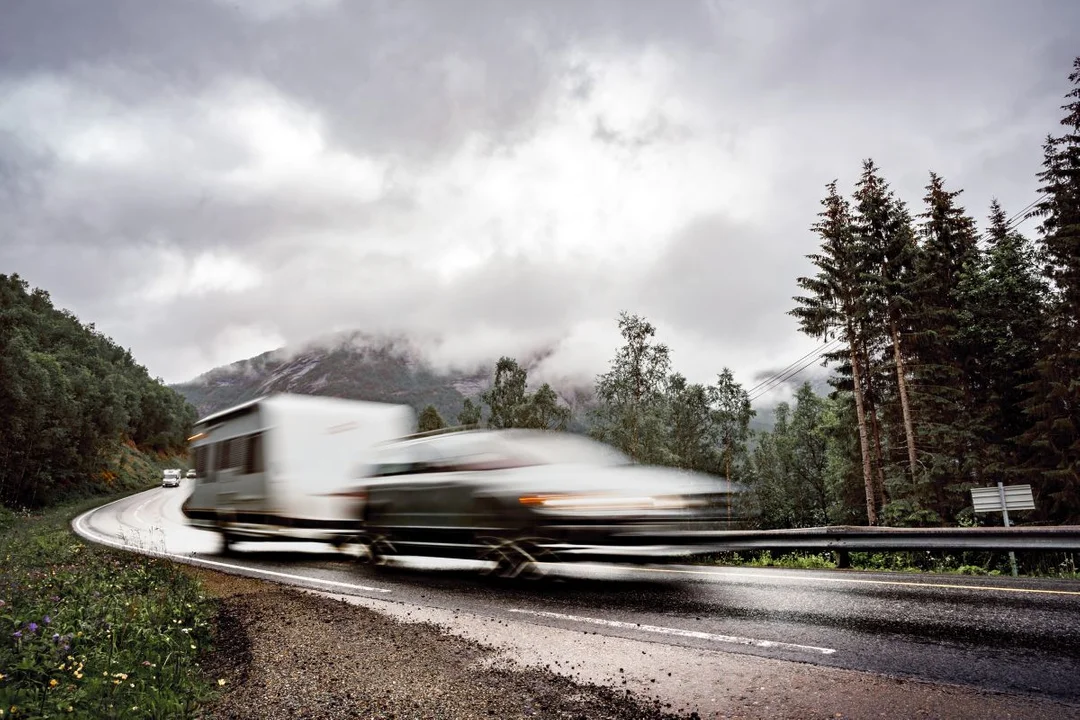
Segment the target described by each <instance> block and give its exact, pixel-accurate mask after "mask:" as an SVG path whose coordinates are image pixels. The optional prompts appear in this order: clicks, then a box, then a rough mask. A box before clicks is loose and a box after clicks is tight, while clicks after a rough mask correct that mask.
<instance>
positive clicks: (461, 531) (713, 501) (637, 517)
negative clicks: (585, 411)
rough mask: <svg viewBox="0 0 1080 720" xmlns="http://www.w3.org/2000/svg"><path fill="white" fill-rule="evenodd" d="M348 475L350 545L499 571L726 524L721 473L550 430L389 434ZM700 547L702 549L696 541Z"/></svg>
mask: <svg viewBox="0 0 1080 720" xmlns="http://www.w3.org/2000/svg"><path fill="white" fill-rule="evenodd" d="M358 474H363V475H365V476H364V477H362V478H358V480H357V482H358V484H359V487H358V488H357V493H356V494H357V495H358V496H361V497H362V498H363V502H362V504H361V506H360V512H361V518H360V519H361V522H360V526H361V528H362V534H361V536H360V541H361V546H362V547H363V548H365V549H366V552H365V553H364V557H365V559H368V560H370V561H372V562H375V563H376V564H382V563H383V562H385V559H386V557H388V556H392V555H422V556H442V557H456V558H465V559H474V560H487V561H489V567H490V565H491V563H490V561H494V569H493V572H495V573H496V574H498V575H500V576H504V577H517V576H519V575H522V573H525V574H526V576H533V575H536V574H538V573H537V572H536V571H537V563H539V562H565V561H572V560H619V561H635V562H653V561H656V560H662V559H670V558H676V557H685V556H686V555H687V554H692V553H694V552H696V551H697V549H696V548H695V547H694V546H695V544H696V543H698V541H697V540H696V539H695V535H696V533H697V532H698V531H710V530H721V529H728V528H730V527H732V526H733V525H734V523H735V522H736V521H737V518H735V517H732V512H733V510H732V507H733V503H732V502H731V500H732V494H733V493H737V492H738V489H737V488H736V487H735V486H733V485H732V484H731V483H728V482H727V481H725V480H723V479H720V478H716V477H713V476H711V475H705V474H701V473H691V472H686V471H681V470H675V469H673V468H664V467H655V466H649V465H641V464H637V463H634V462H632V461H631V460H630V459H629V458H628V457H626V456H625V455H623V454H622V453H620V452H618V451H616V450H614V449H613V448H611V447H609V446H607V445H604V444H602V443H599V442H596V441H593V440H591V439H589V438H586V437H583V436H579V435H572V434H569V433H561V432H546V431H530V430H495V431H492V430H466V431H456V432H450V433H445V434H441V435H433V436H421V437H416V438H411V439H403V440H399V441H392V442H389V443H386V444H384V445H383V446H382V448H381V452H380V455H379V456H378V457H377V458H376V461H375V465H374V467H371V468H370V469H368V471H367V472H366V473H358ZM701 552H706V550H701Z"/></svg>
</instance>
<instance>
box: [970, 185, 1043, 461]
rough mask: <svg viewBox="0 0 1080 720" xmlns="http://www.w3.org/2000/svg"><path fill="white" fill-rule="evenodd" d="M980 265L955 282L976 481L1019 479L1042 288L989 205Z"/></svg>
mask: <svg viewBox="0 0 1080 720" xmlns="http://www.w3.org/2000/svg"><path fill="white" fill-rule="evenodd" d="M986 241H987V250H986V253H985V257H984V258H982V261H981V262H980V263H978V265H977V266H976V267H975V268H974V271H973V272H970V273H968V274H967V275H966V276H965V278H964V279H963V280H962V281H961V285H960V288H959V291H960V293H961V295H962V296H963V298H964V302H963V304H962V307H961V310H960V316H959V320H960V343H961V345H962V346H963V347H964V348H966V349H967V351H968V353H969V358H970V359H969V364H968V371H969V381H970V384H971V386H972V388H973V390H974V391H975V407H974V409H973V415H974V416H975V425H976V426H977V427H978V428H980V429H981V432H980V434H981V440H982V445H983V448H984V453H983V454H984V457H985V463H984V464H983V472H982V476H983V479H984V480H987V481H991V482H997V481H1007V480H1009V479H1011V478H1013V477H1020V478H1023V477H1024V476H1025V475H1026V474H1027V472H1028V471H1026V470H1025V469H1024V468H1023V466H1024V465H1025V464H1027V461H1028V460H1029V456H1030V452H1029V451H1028V450H1027V448H1026V446H1025V445H1023V444H1020V443H1018V442H1017V439H1018V437H1019V436H1020V435H1022V434H1023V433H1024V432H1025V431H1026V430H1028V429H1029V428H1030V427H1031V419H1030V417H1029V416H1028V415H1027V414H1026V413H1025V412H1024V409H1023V408H1024V407H1025V406H1026V405H1027V404H1029V403H1030V402H1031V400H1032V396H1031V391H1030V384H1031V383H1032V381H1033V380H1034V379H1035V365H1036V362H1037V361H1038V352H1039V344H1040V342H1041V338H1042V335H1043V333H1044V331H1045V310H1046V308H1045V303H1046V295H1047V286H1046V283H1045V282H1044V281H1043V279H1042V278H1041V277H1040V275H1039V268H1038V262H1037V257H1036V250H1035V247H1034V246H1033V244H1032V243H1031V242H1030V241H1029V240H1028V239H1027V238H1025V237H1024V236H1023V235H1022V234H1020V233H1019V232H1016V231H1015V230H1012V229H1010V227H1009V222H1008V220H1007V219H1006V216H1005V212H1004V210H1002V208H1001V205H999V204H998V202H997V200H994V201H993V202H992V203H991V205H990V224H989V228H988V230H987V233H986Z"/></svg>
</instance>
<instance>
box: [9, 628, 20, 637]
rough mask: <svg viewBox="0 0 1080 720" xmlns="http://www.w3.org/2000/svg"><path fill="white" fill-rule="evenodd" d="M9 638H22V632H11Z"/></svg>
mask: <svg viewBox="0 0 1080 720" xmlns="http://www.w3.org/2000/svg"><path fill="white" fill-rule="evenodd" d="M11 637H14V638H21V637H22V630H16V631H15V632H13V633H12V634H11Z"/></svg>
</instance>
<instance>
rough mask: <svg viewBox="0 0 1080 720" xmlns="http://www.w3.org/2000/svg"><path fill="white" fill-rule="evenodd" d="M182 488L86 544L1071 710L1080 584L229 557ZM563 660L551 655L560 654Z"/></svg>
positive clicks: (537, 624)
mask: <svg viewBox="0 0 1080 720" xmlns="http://www.w3.org/2000/svg"><path fill="white" fill-rule="evenodd" d="M187 488H188V486H187V481H184V484H183V485H181V487H180V488H178V489H165V488H157V489H154V490H149V491H147V492H144V493H140V494H138V495H134V496H131V497H128V498H124V499H123V500H119V501H116V502H114V503H110V504H109V505H105V506H103V507H100V508H97V509H95V510H92V511H90V512H88V513H85V514H83V515H81V516H80V517H78V518H76V519H75V521H73V525H74V527H75V530H76V531H77V532H78V533H79V534H80V535H82V536H83V537H84V538H86V539H89V540H92V541H95V542H101V543H105V544H110V545H114V546H117V547H127V548H130V549H139V550H142V551H144V552H150V553H154V554H162V555H165V556H170V557H173V558H174V559H177V560H183V561H186V562H190V563H194V564H198V565H204V566H207V567H210V568H213V569H217V570H223V571H226V572H234V573H239V574H246V575H251V576H254V577H262V578H265V579H270V580H276V581H279V582H286V583H290V584H294V585H298V586H302V587H306V588H309V589H314V590H321V591H327V592H332V593H336V594H341V595H346V596H353V597H354V598H355V600H354V601H355V602H358V603H360V604H371V603H372V602H375V603H379V602H381V603H382V604H383V605H387V604H388V603H389V604H395V603H396V604H399V605H400V606H401V607H405V606H408V607H411V608H413V609H414V611H415V610H416V609H417V608H424V609H426V612H427V614H428V616H429V617H430V618H438V617H446V618H457V617H459V616H462V617H464V616H466V615H468V616H470V617H479V618H483V619H485V621H486V622H488V625H487V626H485V627H488V628H489V630H488V631H487V632H488V633H489V637H490V632H491V631H490V628H491V627H499V628H504V627H505V628H509V627H514V628H516V630H514V631H512V632H509V633H507V632H504V633H503V635H504V636H506V637H514V636H515V635H517V636H520V635H522V634H523V633H525V632H528V633H534V634H535V633H536V632H540V631H546V633H547V634H546V635H545V637H550V638H551V640H550V642H551V643H552V644H553V647H554V646H556V645H557V642H558V641H557V638H558V637H560V631H573V632H575V633H578V634H595V635H599V636H602V637H603V638H605V642H610V643H615V645H616V646H619V645H618V641H619V639H625V640H629V641H644V642H647V643H651V645H648V646H645V645H640V644H639V645H637V646H635V647H639V646H640V647H652V648H657V649H658V651H659V650H662V649H663V648H664V647H683V648H690V649H695V648H696V649H700V650H708V651H717V650H720V651H723V652H725V653H739V654H749V655H756V656H763V657H767V658H776V659H782V660H788V661H796V662H799V663H810V664H813V665H820V666H831V667H838V668H847V669H853V670H860V671H869V672H872V673H878V674H882V675H886V676H893V677H899V678H912V679H921V680H929V681H933V682H945V683H952V684H959V685H966V686H971V687H974V688H978V689H981V690H990V691H998V692H1007V693H1012V694H1023V695H1028V696H1035V697H1038V698H1042V699H1049V700H1053V701H1056V702H1059V703H1063V706H1062V708H1061V709H1062V710H1063V711H1064V712H1065V713H1066V715H1070V716H1071V712H1072V711H1073V710H1075V711H1076V713H1077V716H1080V682H1077V678H1078V677H1080V583H1075V582H1061V581H1047V580H1023V579H1021V580H1014V579H1012V578H1000V577H999V578H974V577H961V576H924V575H901V574H887V575H886V574H872V573H863V572H842V571H824V572H818V571H797V570H777V569H749V568H720V567H699V566H657V567H644V568H636V569H619V568H611V567H603V566H593V565H590V566H580V567H570V568H566V569H562V568H554V569H553V577H552V578H551V579H545V580H543V581H540V582H538V583H532V584H525V583H512V584H511V583H505V582H497V581H495V580H488V579H485V578H482V577H480V576H478V575H477V574H476V573H473V572H471V569H472V568H470V567H468V565H469V564H468V563H450V562H444V561H419V560H417V561H415V562H412V561H410V562H409V563H408V564H406V563H405V562H404V561H400V562H398V563H396V564H395V566H394V567H390V568H380V569H376V568H370V567H365V566H360V565H358V564H356V563H355V562H353V560H352V558H351V557H350V556H349V555H348V554H347V553H344V552H337V551H334V550H332V549H328V547H327V546H322V545H318V544H314V543H238V544H237V546H236V547H237V551H238V553H237V554H235V555H233V556H224V555H222V554H220V552H221V545H220V541H219V539H218V537H217V536H216V534H214V533H209V532H206V531H202V530H198V529H195V528H192V527H190V526H188V525H187V524H186V523H185V520H184V517H183V515H182V514H181V513H180V504H181V502H182V501H183V499H184V498H185V497H186V496H187V494H188V490H187ZM440 613H441V615H440ZM408 614H413V611H410V613H408ZM523 624H524V625H523ZM496 634H497V633H496ZM562 634H563V635H565V634H566V633H565V632H563V633H562ZM579 637H580V635H579ZM538 642H539V641H538ZM619 647H621V646H619ZM583 652H584V651H583ZM571 654H572V653H571ZM641 654H643V655H647V654H648V653H647V652H646V651H644V650H643V651H642V653H641ZM558 657H559V653H555V652H553V653H552V655H551V656H550V658H549V659H550V660H552V661H553V662H555V663H556V664H558V663H559V661H558ZM564 658H565V656H564ZM565 662H566V663H568V665H567V666H568V667H569V666H573V663H574V660H573V659H567V660H565ZM632 662H633V660H632V659H626V661H625V663H624V664H627V665H630V664H631V663H632ZM656 662H659V661H656ZM619 670H620V671H622V668H619ZM661 675H662V673H661ZM668 675H669V676H670V672H669V673H668ZM653 682H655V680H653ZM705 694H708V693H705Z"/></svg>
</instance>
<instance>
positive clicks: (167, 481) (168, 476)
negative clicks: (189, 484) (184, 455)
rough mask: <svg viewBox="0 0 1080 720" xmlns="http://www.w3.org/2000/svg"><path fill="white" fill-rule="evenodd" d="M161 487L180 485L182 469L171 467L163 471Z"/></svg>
mask: <svg viewBox="0 0 1080 720" xmlns="http://www.w3.org/2000/svg"><path fill="white" fill-rule="evenodd" d="M161 487H180V470H179V469H173V468H169V469H168V470H166V471H165V472H164V473H162V478H161Z"/></svg>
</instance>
